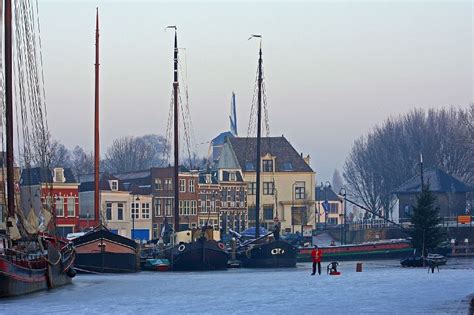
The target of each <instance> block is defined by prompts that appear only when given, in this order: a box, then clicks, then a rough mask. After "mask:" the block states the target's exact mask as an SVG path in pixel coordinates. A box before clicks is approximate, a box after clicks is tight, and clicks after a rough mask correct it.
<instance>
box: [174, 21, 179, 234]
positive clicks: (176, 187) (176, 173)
mask: <svg viewBox="0 0 474 315" xmlns="http://www.w3.org/2000/svg"><path fill="white" fill-rule="evenodd" d="M178 87H179V82H178V31H177V29H176V28H175V32H174V81H173V93H174V94H173V96H174V180H173V182H174V213H173V215H174V230H175V232H179V134H178V127H179V115H178Z"/></svg>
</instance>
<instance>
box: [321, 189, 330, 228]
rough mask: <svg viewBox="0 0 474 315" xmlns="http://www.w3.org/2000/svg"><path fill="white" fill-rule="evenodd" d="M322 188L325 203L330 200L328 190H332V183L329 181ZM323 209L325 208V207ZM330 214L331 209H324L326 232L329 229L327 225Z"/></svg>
mask: <svg viewBox="0 0 474 315" xmlns="http://www.w3.org/2000/svg"><path fill="white" fill-rule="evenodd" d="M321 187H322V188H323V189H324V202H327V200H328V191H327V189H328V188H331V183H330V182H329V181H326V182H325V183H324V186H323V183H321ZM328 204H329V203H328ZM323 208H324V206H323ZM328 214H329V209H324V229H325V230H326V229H327V224H328Z"/></svg>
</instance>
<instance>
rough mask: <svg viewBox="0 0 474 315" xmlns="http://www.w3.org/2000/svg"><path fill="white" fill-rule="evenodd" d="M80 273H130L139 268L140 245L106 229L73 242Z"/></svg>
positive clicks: (77, 267) (77, 268) (76, 264)
mask: <svg viewBox="0 0 474 315" xmlns="http://www.w3.org/2000/svg"><path fill="white" fill-rule="evenodd" d="M73 242H74V245H75V246H76V263H75V268H76V270H77V271H78V272H98V273H129V272H136V271H138V270H139V268H138V256H137V255H138V254H137V253H138V245H137V244H136V243H135V242H134V241H133V240H130V239H128V238H125V237H123V236H120V235H117V234H114V233H112V232H110V231H107V230H105V229H101V230H98V231H93V232H90V233H87V234H85V235H83V236H81V237H79V238H77V239H74V240H73Z"/></svg>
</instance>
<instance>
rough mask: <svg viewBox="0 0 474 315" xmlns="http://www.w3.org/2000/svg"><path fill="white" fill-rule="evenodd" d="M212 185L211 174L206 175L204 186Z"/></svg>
mask: <svg viewBox="0 0 474 315" xmlns="http://www.w3.org/2000/svg"><path fill="white" fill-rule="evenodd" d="M210 183H212V178H211V174H206V184H210Z"/></svg>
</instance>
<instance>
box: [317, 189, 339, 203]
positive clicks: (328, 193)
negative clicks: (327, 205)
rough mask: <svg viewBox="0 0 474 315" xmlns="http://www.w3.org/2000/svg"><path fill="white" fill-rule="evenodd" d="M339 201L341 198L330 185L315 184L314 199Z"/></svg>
mask: <svg viewBox="0 0 474 315" xmlns="http://www.w3.org/2000/svg"><path fill="white" fill-rule="evenodd" d="M326 199H327V200H328V201H341V198H340V197H339V196H338V195H337V194H336V193H335V192H334V190H332V188H331V187H321V186H316V201H325V200H326Z"/></svg>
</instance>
